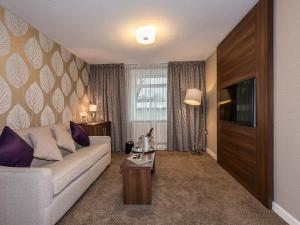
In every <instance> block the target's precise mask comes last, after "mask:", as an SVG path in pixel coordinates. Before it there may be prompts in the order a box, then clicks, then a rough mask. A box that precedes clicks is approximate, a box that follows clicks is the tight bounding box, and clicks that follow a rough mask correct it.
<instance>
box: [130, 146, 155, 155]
mask: <svg viewBox="0 0 300 225" xmlns="http://www.w3.org/2000/svg"><path fill="white" fill-rule="evenodd" d="M132 152H135V153H143V149H142V148H141V147H133V148H132ZM152 152H154V148H152V147H151V150H148V151H146V150H145V151H144V153H145V154H147V153H152Z"/></svg>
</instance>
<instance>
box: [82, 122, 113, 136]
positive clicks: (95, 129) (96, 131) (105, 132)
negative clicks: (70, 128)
mask: <svg viewBox="0 0 300 225" xmlns="http://www.w3.org/2000/svg"><path fill="white" fill-rule="evenodd" d="M80 126H82V128H83V129H85V131H86V132H87V133H88V135H89V136H111V122H110V121H107V122H95V123H81V124H80Z"/></svg>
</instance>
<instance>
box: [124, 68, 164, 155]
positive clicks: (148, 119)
mask: <svg viewBox="0 0 300 225" xmlns="http://www.w3.org/2000/svg"><path fill="white" fill-rule="evenodd" d="M167 74H168V65H167V64H150V65H133V64H130V65H125V80H126V81H125V82H126V85H127V87H126V99H127V115H128V126H127V135H128V137H127V140H133V141H134V142H135V143H136V142H137V141H138V138H139V137H140V136H141V135H143V134H146V133H147V132H148V131H149V130H150V129H151V128H153V133H152V134H153V137H154V148H155V149H156V150H163V149H165V148H166V145H167V76H168V75H167Z"/></svg>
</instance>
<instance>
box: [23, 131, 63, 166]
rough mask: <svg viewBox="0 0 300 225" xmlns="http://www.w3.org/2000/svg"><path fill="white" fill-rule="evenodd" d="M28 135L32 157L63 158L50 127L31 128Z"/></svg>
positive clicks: (54, 159) (53, 159)
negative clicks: (31, 147)
mask: <svg viewBox="0 0 300 225" xmlns="http://www.w3.org/2000/svg"><path fill="white" fill-rule="evenodd" d="M29 136H30V138H31V141H32V144H33V148H34V153H33V155H34V157H36V158H39V159H45V160H51V161H60V160H62V159H63V158H62V155H61V153H60V150H59V148H58V146H57V144H56V140H55V137H54V134H53V133H52V131H51V129H49V128H46V127H41V128H40V129H37V130H32V131H31V132H30V134H29Z"/></svg>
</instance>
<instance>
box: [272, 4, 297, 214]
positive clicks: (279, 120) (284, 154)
mask: <svg viewBox="0 0 300 225" xmlns="http://www.w3.org/2000/svg"><path fill="white" fill-rule="evenodd" d="M274 3H275V8H274V18H275V20H274V111H275V115H274V127H275V129H274V201H275V202H276V203H277V204H278V205H280V206H281V207H282V208H284V209H285V210H286V211H288V212H289V213H290V214H291V215H292V216H294V217H295V218H296V219H298V220H300V13H299V10H300V1H299V0H275V2H274Z"/></svg>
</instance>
